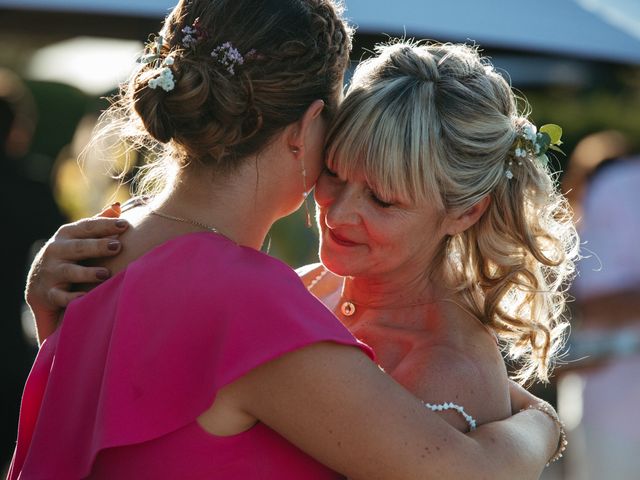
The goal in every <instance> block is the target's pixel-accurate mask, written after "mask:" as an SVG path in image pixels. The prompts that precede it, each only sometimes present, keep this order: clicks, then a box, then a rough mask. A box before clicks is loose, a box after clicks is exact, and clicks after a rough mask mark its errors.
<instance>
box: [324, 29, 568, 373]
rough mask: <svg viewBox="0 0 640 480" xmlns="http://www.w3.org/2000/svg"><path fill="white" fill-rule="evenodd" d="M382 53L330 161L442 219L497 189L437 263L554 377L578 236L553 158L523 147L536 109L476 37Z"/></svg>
mask: <svg viewBox="0 0 640 480" xmlns="http://www.w3.org/2000/svg"><path fill="white" fill-rule="evenodd" d="M376 53H377V54H378V55H377V56H376V57H374V58H372V59H369V60H366V61H364V62H363V63H362V64H361V65H359V66H358V68H357V69H356V71H355V74H354V77H353V79H352V82H351V85H350V87H349V89H348V92H347V95H346V98H345V100H344V102H343V104H342V106H341V109H340V112H339V114H338V116H337V118H336V119H335V121H334V122H333V124H332V127H331V128H330V131H329V133H328V137H327V161H328V164H329V165H330V166H331V167H332V168H337V169H339V170H340V171H344V172H345V173H346V175H349V174H350V172H354V171H359V172H364V173H365V176H366V178H367V181H368V182H369V183H370V184H371V185H372V186H373V187H374V188H375V189H376V191H377V192H378V193H380V194H381V196H382V197H383V198H395V199H404V200H408V201H412V202H429V203H430V204H431V205H435V206H436V207H437V208H438V209H439V210H440V212H441V213H442V216H443V218H444V215H445V214H446V213H449V212H454V213H455V212H460V213H462V212H464V211H466V210H468V209H469V208H471V207H472V206H474V205H475V204H476V203H478V202H479V201H480V200H482V199H483V198H484V197H486V196H487V195H489V196H490V197H491V201H490V203H489V206H488V208H487V210H486V211H485V212H484V214H483V215H482V217H481V218H480V219H479V221H478V222H477V223H476V224H474V225H473V226H472V227H470V228H469V229H467V230H466V231H464V232H462V233H460V234H457V235H454V236H448V237H445V238H444V240H443V241H442V244H441V245H440V247H439V249H438V253H437V255H436V257H435V259H434V261H433V263H432V265H431V266H430V271H429V273H430V274H431V275H439V276H440V278H444V279H445V281H446V282H447V283H448V286H449V287H450V288H451V289H452V290H453V291H454V292H455V293H456V294H457V296H458V297H460V298H462V301H463V303H464V307H466V308H467V309H468V310H469V311H471V312H472V313H473V314H474V315H476V316H477V317H478V318H479V319H481V321H482V322H483V323H485V324H486V325H488V326H489V327H490V328H492V329H493V330H494V331H495V332H496V333H497V334H498V336H499V338H500V339H501V340H502V342H503V343H504V344H505V348H506V351H507V354H508V356H509V357H511V358H512V359H514V360H516V361H517V363H518V370H517V372H515V378H516V379H518V380H520V381H526V380H531V379H533V378H537V379H539V380H542V381H547V380H548V376H549V373H550V370H551V368H552V366H553V363H554V360H555V359H556V358H557V356H558V353H559V352H560V350H561V347H562V345H563V343H564V337H565V335H564V333H565V331H566V329H567V326H568V322H567V320H566V319H565V318H564V316H563V314H564V310H565V301H566V293H565V291H566V286H567V282H568V281H569V279H570V278H571V277H572V275H573V272H574V260H575V258H576V256H577V249H578V241H577V240H578V239H577V234H576V230H575V228H574V225H573V222H572V215H571V212H570V210H569V208H568V206H567V202H566V201H565V199H564V197H563V196H562V195H561V194H560V193H559V192H558V190H557V184H556V181H555V178H554V175H553V174H552V172H551V171H550V170H549V168H548V166H547V165H543V164H541V163H540V162H539V161H537V160H536V158H535V154H534V152H528V157H527V158H524V159H523V158H518V157H515V155H514V143H515V141H516V139H517V136H518V135H519V134H520V132H521V131H522V127H523V126H524V125H527V124H529V120H528V119H527V115H526V113H518V111H517V97H516V96H515V95H514V93H513V91H512V89H511V87H510V86H509V84H508V83H507V82H506V81H505V79H504V78H503V77H502V76H501V75H500V74H499V73H498V72H496V70H495V69H494V68H493V66H492V65H491V64H490V63H489V62H488V61H487V60H486V59H483V58H482V57H481V56H480V55H479V54H478V51H477V49H476V48H474V47H471V46H467V45H452V44H425V43H415V42H407V41H396V42H393V43H391V44H387V45H381V46H379V47H377V51H376ZM510 162H511V163H510ZM507 170H510V171H511V172H512V173H513V177H512V178H508V177H507Z"/></svg>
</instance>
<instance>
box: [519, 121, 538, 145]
mask: <svg viewBox="0 0 640 480" xmlns="http://www.w3.org/2000/svg"><path fill="white" fill-rule="evenodd" d="M537 133H538V130H537V129H536V127H535V125H532V124H530V123H529V124H527V125H525V126H524V127H522V136H523V137H524V138H525V139H527V140H529V141H530V142H535V141H536V134H537Z"/></svg>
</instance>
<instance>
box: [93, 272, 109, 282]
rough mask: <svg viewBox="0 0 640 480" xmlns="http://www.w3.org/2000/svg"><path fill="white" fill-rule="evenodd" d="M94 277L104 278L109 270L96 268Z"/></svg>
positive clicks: (107, 275)
mask: <svg viewBox="0 0 640 480" xmlns="http://www.w3.org/2000/svg"><path fill="white" fill-rule="evenodd" d="M96 278H97V279H98V280H106V279H107V278H109V270H98V271H97V272H96Z"/></svg>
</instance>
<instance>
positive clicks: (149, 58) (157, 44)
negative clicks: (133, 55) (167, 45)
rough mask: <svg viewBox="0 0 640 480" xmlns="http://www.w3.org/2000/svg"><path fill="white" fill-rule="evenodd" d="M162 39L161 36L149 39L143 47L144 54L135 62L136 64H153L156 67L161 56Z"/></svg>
mask: <svg viewBox="0 0 640 480" xmlns="http://www.w3.org/2000/svg"><path fill="white" fill-rule="evenodd" d="M163 43H164V39H163V38H162V35H154V36H153V37H151V38H149V41H148V42H147V43H146V44H145V46H144V51H145V54H144V55H142V56H141V57H140V58H138V59H137V60H136V62H138V63H142V64H145V65H146V64H148V63H155V64H156V65H155V66H157V63H158V61H159V60H160V58H161V56H162V44H163Z"/></svg>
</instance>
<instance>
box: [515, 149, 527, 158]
mask: <svg viewBox="0 0 640 480" xmlns="http://www.w3.org/2000/svg"><path fill="white" fill-rule="evenodd" d="M515 155H516V157H518V158H525V157H526V156H527V151H526V150H525V149H524V148H520V147H518V148H516V151H515Z"/></svg>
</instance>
